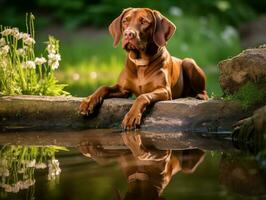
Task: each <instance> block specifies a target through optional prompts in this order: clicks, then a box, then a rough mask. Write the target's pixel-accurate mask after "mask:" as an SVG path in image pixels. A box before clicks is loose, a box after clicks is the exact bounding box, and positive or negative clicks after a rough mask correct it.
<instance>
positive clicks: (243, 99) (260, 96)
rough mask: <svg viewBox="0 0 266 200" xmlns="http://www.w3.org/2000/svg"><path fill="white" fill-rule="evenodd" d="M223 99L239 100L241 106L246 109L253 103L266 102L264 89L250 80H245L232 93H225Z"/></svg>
mask: <svg viewBox="0 0 266 200" xmlns="http://www.w3.org/2000/svg"><path fill="white" fill-rule="evenodd" d="M225 99H227V100H236V101H240V103H241V105H242V106H243V108H245V109H247V108H249V107H251V106H254V105H255V104H259V103H263V102H266V90H265V89H261V88H259V87H258V86H257V85H256V84H254V83H252V82H247V83H246V84H245V85H244V86H242V87H241V88H240V89H239V90H238V91H237V92H235V93H234V94H232V95H228V94H227V95H226V98H225Z"/></svg>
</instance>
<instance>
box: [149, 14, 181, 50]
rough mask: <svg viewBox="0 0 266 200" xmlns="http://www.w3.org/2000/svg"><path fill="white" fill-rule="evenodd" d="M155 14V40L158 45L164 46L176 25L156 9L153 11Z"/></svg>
mask: <svg viewBox="0 0 266 200" xmlns="http://www.w3.org/2000/svg"><path fill="white" fill-rule="evenodd" d="M153 16H154V20H155V26H154V32H153V41H154V42H155V44H156V45H157V46H159V47H163V46H165V45H166V42H167V41H168V40H169V39H170V38H171V37H172V35H173V34H174V32H175V29H176V27H175V25H174V24H173V23H172V22H171V21H170V20H169V19H167V18H166V17H164V16H163V15H162V14H161V13H160V12H158V11H156V10H154V11H153Z"/></svg>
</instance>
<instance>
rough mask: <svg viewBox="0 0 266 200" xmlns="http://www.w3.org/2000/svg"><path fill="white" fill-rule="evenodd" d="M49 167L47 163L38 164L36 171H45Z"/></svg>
mask: <svg viewBox="0 0 266 200" xmlns="http://www.w3.org/2000/svg"><path fill="white" fill-rule="evenodd" d="M46 167H47V165H46V164H45V163H37V164H36V165H35V168H36V169H45V168H46Z"/></svg>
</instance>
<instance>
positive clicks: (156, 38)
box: [79, 8, 208, 130]
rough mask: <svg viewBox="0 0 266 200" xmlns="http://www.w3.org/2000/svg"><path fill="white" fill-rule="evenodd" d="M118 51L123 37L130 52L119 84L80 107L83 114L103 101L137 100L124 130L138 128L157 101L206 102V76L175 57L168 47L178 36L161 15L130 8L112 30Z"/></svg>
mask: <svg viewBox="0 0 266 200" xmlns="http://www.w3.org/2000/svg"><path fill="white" fill-rule="evenodd" d="M109 31H110V33H111V35H112V37H113V38H114V46H115V47H116V46H117V45H118V43H119V41H120V39H121V37H122V47H123V49H125V50H126V52H127V59H126V64H125V68H124V69H123V71H122V72H121V74H120V76H119V79H118V83H117V84H115V85H114V86H112V87H106V86H102V87H100V88H99V89H97V90H96V91H95V92H94V93H93V94H92V95H90V96H89V97H87V98H86V99H85V100H84V101H83V102H82V103H81V105H80V108H79V111H80V114H83V115H89V114H91V113H93V112H94V110H95V107H97V105H100V104H101V103H102V102H103V99H106V98H112V97H123V98H127V97H129V96H130V95H131V94H134V95H135V96H136V97H137V98H136V100H135V102H134V104H133V105H132V107H131V109H130V110H129V112H128V113H127V114H126V116H125V117H124V119H123V122H122V128H124V129H126V130H129V129H134V128H137V127H139V125H140V123H141V117H142V114H143V112H144V111H145V108H146V107H147V106H148V105H149V104H151V103H154V102H156V101H162V100H171V99H176V98H180V97H188V96H191V97H196V98H198V99H202V100H207V99H208V95H207V93H206V90H205V79H206V78H205V74H204V72H203V71H202V69H201V68H200V67H199V66H198V65H197V64H196V63H195V61H194V60H193V59H190V58H186V59H183V60H181V59H178V58H175V57H172V56H171V55H170V54H169V52H168V51H167V49H166V47H165V45H166V42H167V41H168V40H169V39H170V38H171V36H172V35H173V34H174V32H175V25H174V24H173V23H172V22H170V21H169V20H168V19H167V18H166V17H164V16H162V15H161V14H160V13H159V12H158V11H155V10H151V9H148V8H128V9H126V10H124V11H123V12H122V14H121V15H120V16H119V17H117V18H116V19H115V20H114V21H113V22H112V23H111V25H110V26H109Z"/></svg>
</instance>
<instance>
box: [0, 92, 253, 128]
mask: <svg viewBox="0 0 266 200" xmlns="http://www.w3.org/2000/svg"><path fill="white" fill-rule="evenodd" d="M81 100H82V99H81V98H77V97H43V96H5V97H0V105H1V106H0V128H5V129H7V128H8V129H10V128H19V127H24V128H25V127H26V128H29V129H68V130H69V129H88V128H120V124H121V121H122V119H123V117H124V116H125V114H126V113H127V112H128V111H129V109H130V107H131V105H132V103H133V100H129V99H115V98H114V99H106V100H105V101H104V103H103V105H102V106H101V108H100V110H99V112H98V113H97V114H95V115H94V116H91V117H88V118H84V117H82V116H80V115H79V114H78V112H77V109H78V107H79V104H80V102H81ZM251 113H252V111H247V110H244V109H242V107H241V105H240V104H239V103H237V102H230V101H222V100H209V101H202V100H196V99H193V98H185V99H176V100H173V101H161V102H157V103H156V104H155V105H154V106H152V107H150V109H148V111H147V112H146V113H145V116H144V119H143V123H142V125H141V130H146V131H156V132H167V131H168V132H178V131H189V132H191V131H193V132H195V131H196V132H216V131H229V130H231V127H232V124H234V123H235V122H237V121H238V120H240V119H242V118H244V117H248V116H250V114H251Z"/></svg>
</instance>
